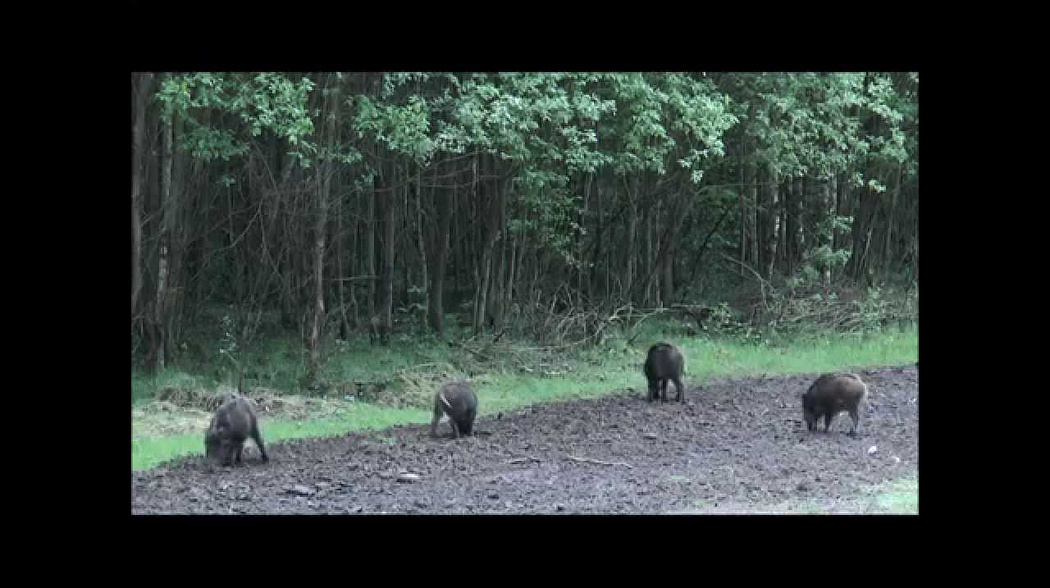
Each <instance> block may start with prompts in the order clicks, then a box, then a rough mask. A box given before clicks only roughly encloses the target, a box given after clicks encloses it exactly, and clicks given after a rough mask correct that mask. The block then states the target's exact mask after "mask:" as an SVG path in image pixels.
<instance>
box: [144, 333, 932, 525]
mask: <svg viewBox="0 0 1050 588" xmlns="http://www.w3.org/2000/svg"><path fill="white" fill-rule="evenodd" d="M650 329H651V330H649V331H646V332H643V333H642V335H640V336H639V337H638V338H637V339H636V340H635V341H634V344H633V345H631V346H626V345H625V344H624V341H623V340H622V339H614V340H611V341H609V342H607V343H606V344H605V345H604V346H602V347H599V348H592V349H588V350H585V351H582V352H579V353H576V354H572V355H570V354H557V353H548V354H543V353H541V352H538V351H536V350H530V349H528V348H525V347H515V346H514V345H513V344H507V345H506V346H505V347H503V346H501V347H500V348H497V349H487V350H483V351H484V353H486V354H488V355H489V356H490V357H491V358H493V359H494V360H495V361H494V362H493V363H492V364H489V365H485V364H479V363H478V359H477V358H476V357H474V356H473V354H469V353H467V352H465V351H462V350H461V349H459V348H456V347H449V346H448V345H446V344H444V343H438V342H436V341H435V340H433V339H431V338H428V337H409V336H402V338H400V339H399V338H398V337H394V338H393V339H394V340H393V341H392V344H391V346H389V347H381V346H376V347H372V346H370V345H369V344H368V342H367V341H357V342H354V343H351V344H342V343H339V344H336V345H333V346H332V347H330V348H329V350H328V351H329V359H328V361H327V364H326V367H325V376H326V377H327V378H329V379H330V380H333V381H342V382H350V381H355V380H356V381H359V382H371V383H375V382H382V383H383V384H384V385H385V386H386V388H385V390H384V392H383V394H385V395H387V396H388V397H390V398H397V397H398V396H399V395H401V396H402V397H404V398H405V402H404V403H402V404H403V405H404V406H400V407H399V406H396V405H390V406H387V405H378V404H370V403H365V402H355V403H346V407H345V408H341V409H340V410H339V411H338V412H337V413H336V414H335V415H334V416H326V417H324V418H319V419H311V420H305V421H304V420H290V419H282V418H279V417H275V418H267V417H263V418H262V419H261V421H262V427H263V431H264V435H265V439H266V440H267V442H276V441H280V440H283V439H294V438H303V437H323V436H334V435H341V434H345V433H347V432H349V431H356V430H365V429H382V428H385V427H389V426H392V425H397V424H409V423H417V424H420V423H428V422H429V419H430V412H429V410H428V407H427V405H426V402H427V399H428V398H429V395H430V394H432V393H433V389H434V385H435V383H436V382H438V381H440V380H441V379H445V378H449V377H464V376H466V375H467V374H468V373H469V372H473V373H475V374H476V376H475V378H474V382H475V390H476V391H477V393H478V396H479V400H480V414H481V415H494V414H496V413H497V412H501V411H509V410H514V409H518V408H521V407H524V406H529V405H532V404H540V403H548V402H558V401H564V400H570V399H575V398H593V397H598V396H602V395H605V394H609V393H611V392H613V391H617V390H621V391H622V390H624V389H627V388H631V389H633V390H635V391H640V390H644V388H645V385H646V383H645V379H644V377H643V376H642V375H641V366H642V361H643V360H644V354H645V350H646V349H647V348H648V346H649V345H650V344H652V343H653V342H655V341H657V340H661V339H665V338H666V339H668V340H671V341H675V342H677V343H678V344H680V345H681V346H682V348H683V350H684V352H685V354H686V357H687V364H686V376H685V378H684V380H685V381H686V384H687V385H696V384H701V383H703V382H704V381H706V380H707V379H709V378H712V377H746V376H751V375H758V374H793V373H807V372H823V371H832V370H841V369H848V368H859V367H863V366H881V365H895V364H896V365H899V364H908V363H913V362H915V360H916V359H917V358H918V332H917V330H916V329H915V328H910V329H905V330H900V331H897V330H891V331H886V332H882V333H877V334H871V335H866V336H863V337H856V336H833V337H822V338H817V339H813V338H811V339H807V340H799V341H770V342H763V343H759V344H755V343H743V342H739V341H734V340H730V339H701V338H684V337H675V336H673V335H669V336H662V335H661V332H660V330H659V329H657V328H655V327H650ZM241 361H242V362H244V363H245V365H247V366H249V369H251V370H254V372H255V373H256V374H257V376H256V377H255V378H254V379H253V381H252V385H259V386H267V387H272V388H276V389H278V390H282V391H284V392H297V391H298V384H297V381H298V378H299V377H301V375H302V367H301V366H302V361H301V355H300V354H299V352H298V349H297V347H295V343H294V342H292V341H283V342H282V341H270V342H268V343H266V344H265V345H262V346H260V350H259V351H258V352H257V353H256V354H254V355H251V356H248V355H246V356H245V357H243V358H241ZM222 362H225V363H226V364H229V365H232V363H231V362H229V360H226V359H223V360H222ZM521 368H527V369H528V370H529V371H522V369H521ZM216 371H217V372H218V373H219V377H218V379H216V378H215V377H212V376H198V375H189V374H185V373H181V372H178V371H176V370H168V371H165V372H163V373H161V374H160V375H159V376H158V377H157V378H156V379H155V380H154V379H153V378H150V377H147V376H145V375H142V374H139V373H136V372H134V371H133V373H132V398H133V406H134V405H138V404H141V403H143V402H145V401H147V400H148V399H149V398H150V397H151V396H152V395H153V394H154V393H155V392H156V390H158V389H159V388H160V387H162V386H164V385H183V386H195V387H204V388H214V387H215V386H216V385H218V383H220V382H221V383H222V384H223V385H234V386H235V385H236V383H235V380H234V378H233V377H231V376H230V375H229V372H222V371H221V368H220V369H218V370H216ZM224 374H225V375H224ZM141 418H147V417H144V416H142V417H133V435H132V469H134V470H143V469H149V468H151V467H154V466H156V465H158V464H160V463H162V462H164V461H167V460H169V459H172V458H175V457H178V456H181V455H191V454H200V453H202V451H203V440H202V438H203V437H202V435H203V432H200V433H192V434H191V433H187V434H177V435H165V436H150V435H149V434H148V431H151V429H150V428H149V427H146V426H143V425H142V422H141V420H140V419H141ZM137 420H138V421H139V424H140V426H138V427H136V426H135V424H136V421H137ZM901 492H905V491H904V490H899V489H895V490H892V491H890V494H889V495H888V496H890V495H892V496H893V497H891V498H886V499H885V500H886V501H889V502H887V504H888V505H889V506H887V508H890V507H892V508H897V507H898V506H899V505H906V504H907V503H906V500H904V499H902V498H900V497H899V496H898V494H900V493H901Z"/></svg>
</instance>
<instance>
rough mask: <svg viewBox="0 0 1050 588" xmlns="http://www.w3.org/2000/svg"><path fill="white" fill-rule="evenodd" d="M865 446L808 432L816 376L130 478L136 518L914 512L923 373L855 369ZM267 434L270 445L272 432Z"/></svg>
mask: <svg viewBox="0 0 1050 588" xmlns="http://www.w3.org/2000/svg"><path fill="white" fill-rule="evenodd" d="M857 373H859V374H860V375H861V376H862V377H863V378H864V380H865V382H867V383H868V386H869V390H870V395H869V400H868V403H867V405H866V407H865V410H864V413H863V416H862V418H861V423H860V430H859V432H858V435H857V436H856V437H849V436H847V435H846V432H847V431H848V430H849V426H850V419H849V417H848V416H847V415H845V414H842V415H839V416H838V417H836V419H835V421H834V422H833V423H832V427H831V431H830V433H827V434H825V433H823V432H822V431H821V432H812V433H811V432H808V431H807V430H806V427H805V423H804V422H803V420H802V410H801V406H800V403H799V396H800V395H801V394H802V392H804V391H805V390H806V388H807V387H808V386H809V384H810V383H812V381H813V379H814V378H815V377H816V374H801V375H789V376H778V377H765V378H747V379H712V380H708V381H706V382H705V383H704V384H703V385H702V386H699V387H691V386H687V392H686V395H685V403H684V404H679V403H676V402H674V401H673V400H674V387H673V385H671V386H669V390H668V398H669V400H670V401H669V402H667V403H663V402H654V403H649V402H647V401H646V400H645V398H644V395H645V392H644V390H642V391H640V392H637V391H635V392H628V391H623V392H616V393H613V394H610V395H607V396H604V397H601V398H594V399H583V400H574V401H569V402H559V403H554V404H540V405H535V406H531V407H527V408H523V409H518V410H515V411H510V412H506V413H502V414H498V415H486V416H482V417H480V418H479V419H478V421H477V423H476V424H475V428H476V430H477V432H478V434H477V435H475V436H473V437H466V438H463V439H459V440H456V439H453V438H452V437H451V430H450V428H449V426H448V424H447V421H444V420H443V421H442V423H441V424H440V425H439V433H440V437H439V438H437V439H434V438H431V437H430V435H429V433H430V431H429V426H427V425H422V426H421V425H416V424H413V425H403V426H396V427H391V428H388V429H384V430H380V431H370V432H353V433H349V434H346V435H345V436H339V437H330V438H312V439H297V440H288V441H281V442H278V443H273V444H269V445H268V446H267V451H268V453H269V455H270V462H269V463H262V462H261V461H260V459H259V454H258V451H257V450H256V448H255V446H254V444H253V442H251V441H248V443H247V444H246V446H245V454H244V460H245V461H244V463H243V464H242V465H239V466H234V467H229V468H227V467H221V466H217V465H212V464H210V463H208V462H206V461H205V460H204V459H203V458H202V457H200V456H190V457H182V458H177V459H175V460H172V461H169V462H167V463H165V464H162V465H160V466H159V467H156V468H154V469H151V470H147V471H134V472H132V488H131V490H132V492H131V493H132V512H133V513H134V514H163V513H178V514H236V513H241V514H313V513H333V514H334V513H339V514H355V513H361V514H376V513H411V514H468V513H492V514H548V513H549V514H556V513H569V514H572V513H578V514H604V513H632V514H657V513H666V514H683V513H869V512H870V513H877V512H913V513H914V512H917V479H918V461H919V454H918V429H919V406H918V398H919V385H918V375H919V374H918V368H917V367H915V366H908V367H888V368H876V369H867V370H860V371H858V372H857ZM262 434H263V437H264V439H265V438H266V429H265V423H263V430H262Z"/></svg>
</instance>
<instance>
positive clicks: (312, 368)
mask: <svg viewBox="0 0 1050 588" xmlns="http://www.w3.org/2000/svg"><path fill="white" fill-rule="evenodd" d="M331 78H332V76H331V75H330V76H329V79H328V81H326V83H325V87H326V88H327V89H328V90H329V94H328V96H327V97H326V99H325V104H324V107H323V108H322V109H321V116H322V117H323V120H324V134H325V141H326V143H327V145H326V147H327V151H328V154H329V157H328V158H327V159H325V160H324V161H323V162H322V163H320V164H319V165H317V166H316V168H315V169H316V173H317V185H316V190H317V193H316V201H315V208H314V255H313V275H314V296H313V298H314V305H313V306H314V317H313V323H312V326H311V328H310V340H309V350H310V354H309V358H310V365H309V366H308V368H307V369H308V374H309V379H310V381H311V382H312V383H313V385H315V386H316V385H318V384H320V383H321V382H320V381H321V336H322V334H323V333H324V324H325V310H324V289H325V288H324V247H325V237H326V232H327V231H326V229H327V227H328V197H329V193H330V191H331V187H332V184H331V178H332V159H331V153H332V150H333V148H334V146H335V129H336V121H335V117H336V113H337V109H336V108H335V104H337V103H338V100H337V99H336V98H335V96H336V95H337V92H336V88H332V87H331V85H330V83H329V82H330V81H331Z"/></svg>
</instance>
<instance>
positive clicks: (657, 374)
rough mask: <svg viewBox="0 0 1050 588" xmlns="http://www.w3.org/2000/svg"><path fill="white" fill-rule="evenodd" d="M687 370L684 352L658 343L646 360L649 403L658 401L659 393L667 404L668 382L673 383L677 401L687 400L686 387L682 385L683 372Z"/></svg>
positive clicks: (651, 348) (650, 349) (672, 346)
mask: <svg viewBox="0 0 1050 588" xmlns="http://www.w3.org/2000/svg"><path fill="white" fill-rule="evenodd" d="M684 370H685V358H684V357H683V356H682V352H681V351H680V350H679V349H678V348H677V347H675V346H674V345H671V344H670V343H657V344H656V345H653V346H652V347H650V348H649V355H648V357H646V358H645V377H646V378H647V379H648V380H649V397H648V399H649V402H652V401H653V400H656V396H657V392H660V395H661V398H662V400H663V401H664V402H667V382H668V381H669V380H670V381H673V382H674V387H675V390H677V391H678V395H677V396H676V397H675V400H677V401H678V402H683V401H684V400H685V386H684V385H682V372H683V371H684Z"/></svg>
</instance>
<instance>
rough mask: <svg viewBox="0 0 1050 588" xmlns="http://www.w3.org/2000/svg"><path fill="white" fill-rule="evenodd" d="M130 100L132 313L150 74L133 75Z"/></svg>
mask: <svg viewBox="0 0 1050 588" xmlns="http://www.w3.org/2000/svg"><path fill="white" fill-rule="evenodd" d="M132 82H133V84H132V86H133V88H134V89H133V92H132V96H133V102H132V124H131V145H132V153H131V167H132V172H131V316H132V317H133V318H134V316H135V312H136V310H137V309H138V304H139V295H140V294H141V293H142V183H143V174H144V172H145V170H143V162H144V161H145V159H146V157H145V155H146V154H145V150H146V141H145V135H146V106H147V104H148V101H149V95H150V89H151V87H152V83H153V74H151V73H145V74H137V75H132Z"/></svg>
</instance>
